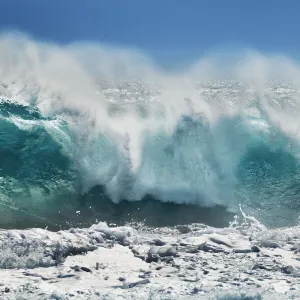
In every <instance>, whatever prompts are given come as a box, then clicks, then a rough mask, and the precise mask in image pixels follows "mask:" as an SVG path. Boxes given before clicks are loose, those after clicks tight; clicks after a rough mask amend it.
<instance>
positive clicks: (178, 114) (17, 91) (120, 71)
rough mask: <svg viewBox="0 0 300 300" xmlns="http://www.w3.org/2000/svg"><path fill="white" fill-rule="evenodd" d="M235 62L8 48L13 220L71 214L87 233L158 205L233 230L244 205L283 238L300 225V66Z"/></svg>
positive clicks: (6, 106)
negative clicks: (229, 220) (106, 219)
mask: <svg viewBox="0 0 300 300" xmlns="http://www.w3.org/2000/svg"><path fill="white" fill-rule="evenodd" d="M222 59H223V58H222ZM222 59H221V60H220V59H219V58H216V57H215V56H212V57H204V58H202V59H200V60H199V61H197V62H195V63H194V64H192V65H191V66H189V67H187V68H186V69H183V70H177V71H176V70H175V71H167V70H164V69H162V68H161V67H159V66H158V65H157V64H155V63H153V62H152V61H151V59H149V57H147V56H146V55H144V54H142V53H140V52H137V51H133V50H129V49H118V48H112V47H108V46H101V45H95V44H89V43H81V44H72V45H65V46H58V45H54V44H47V43H41V42H37V41H34V40H31V39H29V38H28V37H25V36H23V35H21V36H20V35H18V36H15V35H4V36H2V37H1V39H0V64H1V66H2V68H1V70H0V83H1V85H0V98H1V105H0V107H1V110H0V113H1V116H0V122H1V125H0V142H1V146H0V151H1V159H0V168H1V171H0V172H1V173H0V174H1V181H2V184H1V206H2V207H3V209H2V214H3V216H5V218H4V219H3V220H6V221H5V222H7V223H6V224H11V219H12V216H13V215H14V214H16V213H17V214H20V215H22V216H23V217H22V220H23V221H24V222H25V223H26V220H28V219H29V216H30V218H31V219H33V220H38V219H40V220H41V222H44V221H45V220H48V221H49V220H54V219H55V216H57V215H59V214H61V215H64V216H66V215H68V214H70V212H72V214H73V216H74V218H73V221H74V220H75V222H76V218H77V220H79V219H80V214H81V216H82V215H86V217H87V218H90V217H91V214H92V215H93V213H91V214H89V213H87V212H88V211H89V210H90V211H91V212H93V211H94V210H98V211H99V210H100V211H101V212H102V213H103V211H104V210H105V209H107V210H108V211H109V210H111V209H112V207H114V209H115V208H116V206H114V205H117V204H118V203H119V204H120V203H127V204H128V205H129V206H131V207H135V208H134V209H136V208H138V207H137V206H135V205H138V206H141V205H142V203H143V201H145V199H148V201H150V202H151V201H155V202H154V203H162V205H164V206H163V207H164V209H168V208H170V207H171V206H168V205H167V204H168V203H169V204H170V203H173V204H177V205H183V206H178V207H179V208H178V211H180V210H182V213H183V214H184V213H185V214H191V212H188V210H185V209H184V208H183V207H186V205H189V206H191V207H197V208H198V209H199V210H197V211H198V212H200V211H201V209H202V211H205V207H206V208H216V207H223V208H224V212H223V216H225V215H226V214H227V216H228V215H229V214H231V213H232V212H236V211H238V206H239V204H242V206H243V208H244V209H245V208H246V209H247V212H250V213H251V214H252V215H254V216H256V217H258V218H260V219H261V220H262V221H263V223H266V224H269V225H270V226H286V225H292V224H295V223H296V222H297V220H298V216H299V210H300V202H299V184H298V182H299V180H298V179H299V174H300V169H299V166H300V165H299V149H300V148H299V138H298V128H299V121H298V114H299V100H298V95H299V89H298V87H297V79H298V78H299V74H300V73H299V68H298V65H297V64H296V63H295V62H293V61H291V60H289V59H287V58H285V57H280V56H266V55H262V54H258V53H246V54H245V55H244V56H242V57H239V59H236V60H234V61H230V64H229V61H228V59H227V60H225V59H224V63H222V64H220V62H222ZM225 62H227V64H228V65H226V63H225ZM224 64H225V65H226V66H224ZM274 80H276V81H274ZM97 187H99V189H97ZM95 191H96V192H95ZM147 197H148V198H147ZM149 197H150V198H151V199H152V200H149V199H150V198H149ZM91 199H92V200H91ZM107 200H108V202H107ZM101 201H102V202H101ZM124 201H125V202H124ZM100 202H101V203H109V204H107V206H105V207H102V208H99V207H98V205H99V204H98V203H100ZM87 203H89V204H90V206H87ZM135 203H137V204H135ZM151 203H152V202H151ZM173 204H170V205H173ZM79 205H83V207H84V209H81V210H80V212H81V213H80V214H78V213H75V212H76V211H78V207H79ZM165 205H167V206H165ZM96 207H98V208H97V209H96ZM123 209H124V210H125V211H126V209H125V208H124V207H123ZM164 209H162V211H164ZM216 211H217V210H216ZM216 211H215V212H216ZM226 211H227V212H226ZM178 214H180V212H178ZM162 215H163V213H162ZM200 215H201V213H199V216H200ZM219 215H220V214H219ZM93 216H94V217H95V215H93ZM216 216H217V215H216ZM144 217H145V219H147V215H146V214H145V215H144ZM63 218H64V217H62V218H61V219H60V221H58V222H61V220H62V219H63ZM199 218H200V217H199ZM225 219H226V218H225ZM193 220H194V219H193ZM5 222H4V223H5Z"/></svg>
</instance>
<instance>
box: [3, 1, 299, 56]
mask: <svg viewBox="0 0 300 300" xmlns="http://www.w3.org/2000/svg"><path fill="white" fill-rule="evenodd" d="M0 11H1V17H0V30H2V31H5V30H11V29H14V30H21V31H24V32H26V33H29V34H30V35H32V36H33V37H35V38H38V39H42V40H51V41H55V42H58V43H68V42H72V41H78V40H92V41H99V42H102V43H112V44H117V45H125V46H129V47H138V48H142V49H144V50H146V51H147V52H150V53H152V54H154V55H155V56H157V57H159V58H161V59H167V58H169V59H170V58H174V59H176V58H179V57H180V58H185V57H188V56H194V55H199V54H203V53H204V52H207V51H210V50H215V49H218V48H224V47H225V48H231V47H251V48H254V49H257V50H259V51H264V52H281V53H286V54H289V55H292V56H298V52H299V49H300V17H299V15H300V1H299V0H288V1H283V0H280V1H279V0H248V1H247V0H218V1H217V0H181V1H179V0H151V1H150V0H0Z"/></svg>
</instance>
